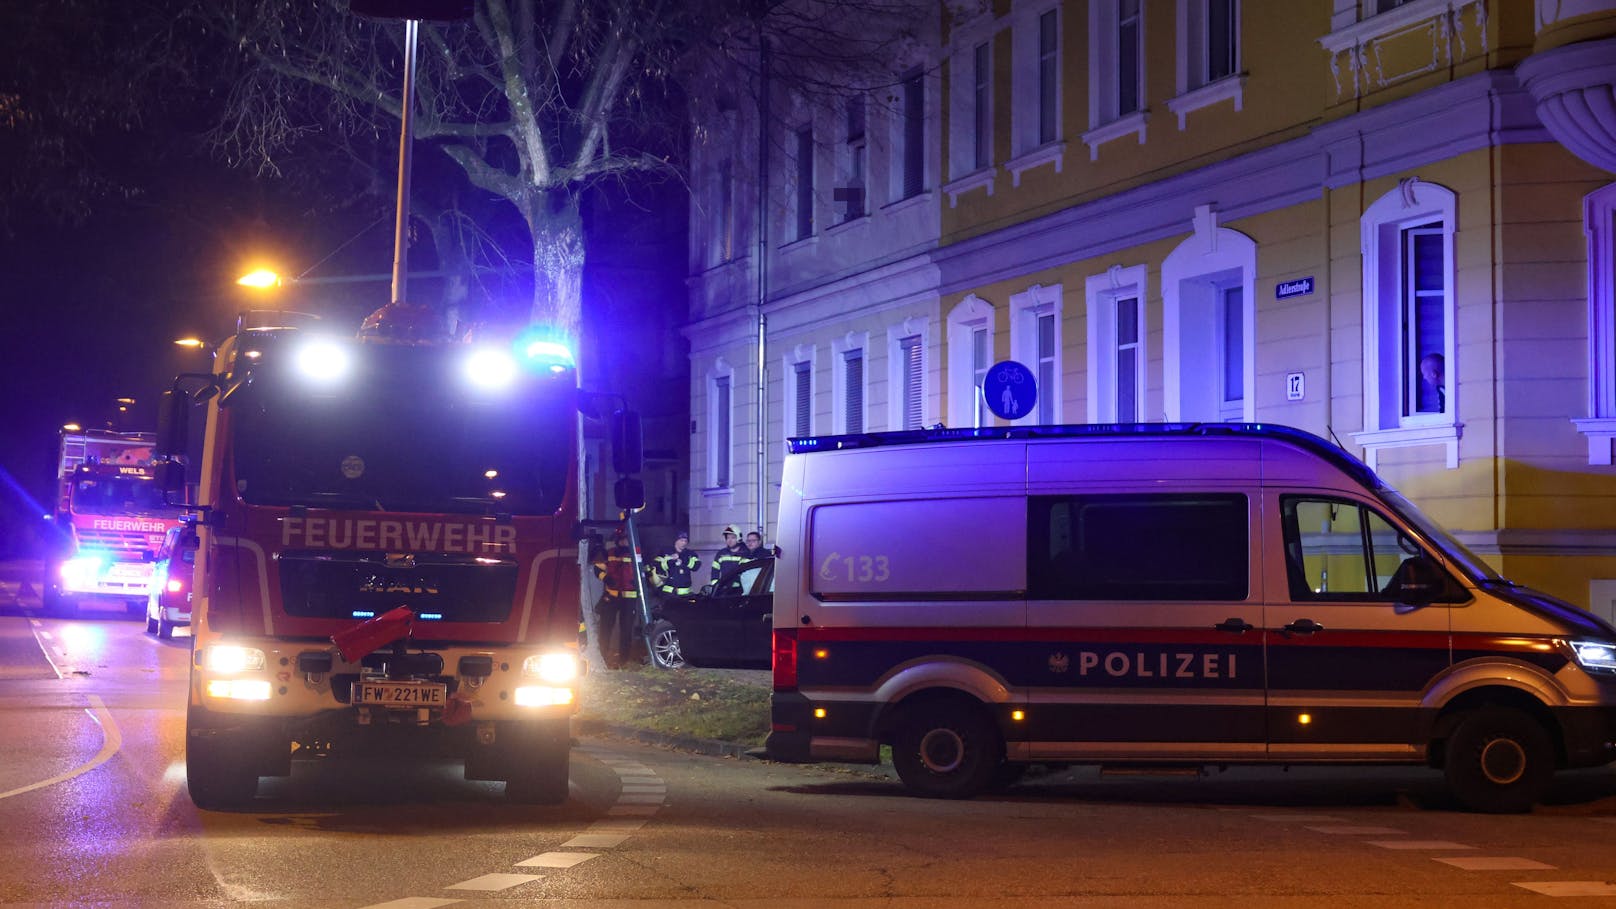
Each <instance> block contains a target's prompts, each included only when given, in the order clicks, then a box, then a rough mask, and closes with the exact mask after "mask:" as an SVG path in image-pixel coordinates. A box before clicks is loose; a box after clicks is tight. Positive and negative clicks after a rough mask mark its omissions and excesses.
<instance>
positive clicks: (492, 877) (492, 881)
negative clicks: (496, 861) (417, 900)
mask: <svg viewBox="0 0 1616 909" xmlns="http://www.w3.org/2000/svg"><path fill="white" fill-rule="evenodd" d="M543 877H544V875H542V874H511V873H509V872H504V873H499V872H495V873H493V874H485V875H483V876H481V877H474V878H472V879H471V880H469V881H461V882H460V883H458V884H450V885H449V886H447V887H445V888H443V889H445V890H486V891H490V892H492V891H495V890H509V889H511V888H512V887H519V886H521V885H522V884H527V883H531V882H532V881H537V880H541V879H543Z"/></svg>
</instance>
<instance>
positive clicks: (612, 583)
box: [591, 524, 640, 669]
mask: <svg viewBox="0 0 1616 909" xmlns="http://www.w3.org/2000/svg"><path fill="white" fill-rule="evenodd" d="M591 555H592V556H593V563H594V569H595V577H597V578H599V579H600V580H601V581H602V582H604V583H605V585H606V589H605V590H604V591H603V592H602V593H601V595H600V600H599V601H598V602H596V603H595V627H597V628H599V629H600V655H601V657H602V658H603V659H605V660H606V665H607V668H610V669H617V668H618V667H621V666H624V665H626V664H627V663H628V662H629V660H630V657H631V656H632V653H633V648H634V621H635V614H636V613H637V612H638V611H639V605H640V594H639V591H638V590H637V589H636V586H635V583H634V572H635V570H636V569H635V567H634V548H633V547H632V546H630V545H629V542H628V532H627V531H626V530H625V529H624V528H623V525H621V524H619V525H617V526H616V527H615V528H613V529H612V536H611V539H609V540H607V541H606V542H605V543H604V544H603V545H602V546H601V547H600V548H599V549H595V550H594V551H593V552H592V553H591ZM614 631H615V634H614ZM613 640H616V642H617V652H616V661H615V662H613V654H612V653H611V650H610V645H611V643H612V641H613Z"/></svg>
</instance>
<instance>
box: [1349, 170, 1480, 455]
mask: <svg viewBox="0 0 1616 909" xmlns="http://www.w3.org/2000/svg"><path fill="white" fill-rule="evenodd" d="M1456 219H1457V197H1456V196H1455V195H1454V193H1453V192H1452V191H1451V190H1449V189H1447V188H1446V187H1442V186H1438V185H1436V184H1434V183H1426V182H1423V181H1421V180H1418V179H1406V180H1403V181H1402V182H1401V183H1400V184H1399V185H1398V187H1397V189H1395V190H1393V191H1391V192H1389V193H1387V194H1386V195H1384V196H1382V197H1380V198H1379V199H1378V200H1376V201H1375V202H1374V203H1373V204H1372V205H1370V206H1369V208H1368V209H1367V210H1366V211H1365V212H1364V215H1363V218H1362V221H1361V226H1362V243H1363V286H1364V292H1363V305H1364V431H1363V432H1362V433H1359V434H1357V436H1355V438H1356V439H1357V441H1358V442H1359V443H1360V444H1362V445H1363V446H1364V448H1365V460H1367V461H1368V462H1369V465H1370V466H1371V467H1374V466H1375V461H1376V459H1377V451H1378V449H1381V448H1387V447H1404V446H1411V445H1434V444H1441V445H1445V446H1446V447H1447V462H1448V466H1449V467H1457V466H1458V423H1457V420H1456V415H1457V414H1458V397H1459V386H1458V382H1457V381H1456V380H1457V377H1458V376H1459V375H1460V372H1459V369H1458V367H1459V364H1458V362H1457V361H1456V359H1455V356H1454V353H1455V350H1454V295H1453V232H1454V229H1455V225H1456V224H1457V220H1456Z"/></svg>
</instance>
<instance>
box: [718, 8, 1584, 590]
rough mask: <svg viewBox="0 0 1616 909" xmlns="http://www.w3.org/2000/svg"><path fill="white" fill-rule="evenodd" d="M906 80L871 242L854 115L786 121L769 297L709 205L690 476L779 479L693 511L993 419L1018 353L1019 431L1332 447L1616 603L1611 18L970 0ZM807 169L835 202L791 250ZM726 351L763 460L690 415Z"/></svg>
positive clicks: (764, 507) (877, 138)
mask: <svg viewBox="0 0 1616 909" xmlns="http://www.w3.org/2000/svg"><path fill="white" fill-rule="evenodd" d="M894 73H895V76H894V81H895V84H896V83H900V82H901V80H903V79H909V80H918V81H911V82H909V83H906V84H909V85H911V86H914V85H918V86H919V88H918V89H916V91H919V92H921V93H922V95H923V102H922V103H921V105H920V107H919V108H913V105H911V108H913V109H909V108H905V107H904V105H905V102H906V100H907V101H910V102H912V101H914V99H915V97H917V95H915V94H913V93H911V94H909V95H904V94H903V93H902V92H901V91H892V90H883V91H884V95H883V97H884V98H885V99H886V100H887V101H889V102H891V103H890V104H888V105H887V106H886V110H885V113H878V112H877V108H878V107H880V106H881V105H878V104H875V103H873V102H872V103H871V105H870V107H869V111H870V117H871V120H870V122H871V124H872V127H871V133H872V138H871V145H870V154H871V158H870V161H869V166H870V171H869V174H868V177H869V184H870V187H871V189H870V195H869V198H870V204H869V212H868V214H867V215H865V216H864V217H863V219H862V220H863V221H864V222H867V223H868V224H869V225H870V229H871V231H872V232H871V234H870V236H869V237H863V236H862V235H856V234H855V232H856V231H858V230H861V229H862V228H859V227H858V226H857V224H858V223H859V219H846V220H838V219H837V218H836V217H835V215H836V212H837V209H836V208H835V203H834V202H833V201H831V199H832V198H833V194H832V193H831V192H830V191H829V190H830V188H832V187H835V188H837V189H840V188H842V187H843V186H844V184H843V183H842V182H841V181H842V179H843V178H844V176H845V175H844V173H843V171H842V170H841V169H840V168H841V164H840V163H839V162H843V161H844V160H845V159H846V158H845V154H844V152H845V151H846V149H848V148H851V147H853V146H852V144H851V142H850V141H849V139H848V137H849V136H850V135H851V133H850V132H849V130H847V129H844V128H843V125H844V124H843V118H842V116H841V114H840V113H837V112H835V111H833V112H831V113H829V114H827V115H823V116H817V117H816V116H815V115H812V114H801V115H798V116H797V119H795V120H789V121H786V122H784V123H782V124H776V125H775V126H774V127H773V128H774V129H776V130H778V131H779V134H780V135H783V136H789V135H791V134H792V132H791V131H792V130H799V131H800V130H801V129H803V128H804V127H803V125H802V124H808V127H807V128H808V129H809V132H810V133H811V137H812V138H814V139H815V140H816V141H817V142H818V143H819V144H818V145H817V146H815V147H816V148H817V149H818V150H817V152H816V153H814V154H812V155H809V153H807V152H806V151H805V152H804V154H805V156H806V157H804V158H803V159H801V160H808V157H812V158H813V160H814V161H816V162H817V163H816V164H811V165H809V166H808V167H807V169H806V170H803V169H802V168H801V167H797V168H796V169H795V171H794V172H790V171H791V169H792V167H793V165H791V164H789V163H787V164H782V165H781V167H782V170H786V171H788V173H787V174H785V175H784V176H781V175H776V176H775V177H773V178H771V179H768V180H765V181H763V182H764V185H765V186H768V187H770V193H771V198H773V199H775V200H776V203H775V204H773V205H772V206H770V207H769V211H771V212H772V214H771V215H770V217H772V218H774V219H776V221H775V230H774V237H775V239H774V240H773V241H771V242H765V243H764V244H762V245H761V246H760V249H767V252H766V253H765V254H763V255H762V258H766V259H767V260H768V261H769V262H770V263H771V264H770V266H769V268H768V270H767V274H768V277H767V278H766V279H765V280H764V281H763V282H761V283H762V287H763V290H762V291H760V297H761V300H762V302H761V303H757V304H756V305H750V308H749V304H747V303H746V302H745V299H746V296H747V294H746V293H744V292H742V291H743V290H744V289H745V288H747V287H749V286H750V285H749V284H748V282H749V281H754V280H755V278H756V275H757V271H756V268H755V267H754V266H753V265H752V264H750V263H748V262H746V261H743V260H745V259H746V257H745V256H739V257H735V258H732V259H730V260H725V262H723V263H720V264H719V265H717V266H715V265H714V264H713V263H712V261H711V260H710V259H708V260H702V259H701V255H702V253H701V251H700V250H701V249H708V250H710V249H711V242H710V241H708V240H703V239H700V235H701V232H702V231H710V229H711V220H712V219H711V218H709V217H707V216H706V215H703V214H701V213H699V212H698V213H697V214H694V215H693V220H692V226H693V237H696V239H694V240H693V257H694V258H693V266H692V274H693V277H692V327H691V329H689V330H688V331H687V335H688V336H689V337H690V338H691V341H692V360H693V368H692V413H693V414H696V415H698V419H697V424H699V425H696V426H693V427H692V429H693V432H692V449H693V452H692V462H693V464H695V465H697V466H696V472H697V474H698V475H699V474H700V473H701V467H700V465H701V464H703V463H707V464H709V465H711V464H713V463H714V462H715V459H716V458H717V457H718V455H719V446H720V445H728V446H730V447H731V448H732V449H733V450H734V451H735V452H736V455H737V457H738V460H737V461H735V463H734V464H733V465H726V469H727V470H729V471H730V472H731V473H730V474H729V475H731V476H733V475H737V474H740V475H744V474H747V473H748V472H750V473H752V474H755V475H756V476H758V477H759V480H758V482H756V483H755V484H753V485H752V488H751V489H750V490H748V489H746V488H745V486H746V484H745V483H744V482H739V483H735V484H733V486H732V488H728V489H727V490H726V488H725V487H721V486H715V485H713V482H712V480H713V478H712V477H711V476H707V477H705V478H702V477H700V476H698V478H697V479H696V480H695V481H694V485H695V486H696V488H695V489H693V491H692V501H693V502H694V503H695V507H694V508H693V520H694V521H695V522H696V523H697V524H698V525H701V524H704V523H710V524H713V525H714V529H716V527H717V526H719V525H721V524H723V523H727V522H728V519H727V518H726V517H725V515H726V514H730V515H733V514H750V513H752V512H754V511H755V512H756V513H758V514H772V506H773V502H774V501H775V497H776V496H777V494H778V487H777V484H778V477H779V461H780V459H781V458H782V457H783V451H784V445H785V440H786V439H787V438H789V437H791V436H792V435H799V434H803V433H802V432H801V430H802V429H807V430H809V431H810V432H811V433H812V434H831V433H836V432H843V431H849V429H850V428H857V429H860V430H865V431H874V430H883V429H896V428H903V427H905V426H914V425H917V424H924V425H934V424H936V423H944V424H946V425H949V426H962V425H963V426H969V425H973V423H978V422H980V423H982V424H983V425H993V424H1000V423H1003V422H1004V421H1003V420H1000V419H998V418H996V417H993V416H992V415H991V414H988V413H987V409H986V408H985V407H984V406H983V404H982V402H981V401H980V400H979V393H978V391H977V387H978V385H979V384H980V381H981V377H982V374H983V371H984V370H985V369H986V367H987V366H988V365H989V364H991V363H994V362H998V361H1002V360H1016V361H1019V362H1022V363H1023V364H1025V365H1026V366H1027V367H1028V368H1029V369H1030V370H1032V371H1033V373H1034V374H1035V376H1037V377H1038V380H1039V383H1038V384H1039V392H1040V394H1039V398H1040V400H1039V403H1038V405H1037V406H1036V408H1035V412H1033V413H1030V414H1028V415H1027V416H1026V417H1025V418H1023V420H1022V422H1028V423H1037V422H1058V423H1113V422H1156V421H1167V422H1195V421H1247V422H1264V423H1280V424H1287V425H1292V426H1297V427H1300V428H1302V429H1306V430H1309V431H1311V432H1314V433H1317V434H1319V435H1322V436H1326V437H1331V438H1334V439H1336V440H1337V441H1338V442H1339V443H1340V444H1341V445H1342V446H1343V447H1344V448H1346V449H1347V450H1348V451H1350V452H1352V453H1354V454H1356V455H1359V456H1360V457H1362V458H1363V459H1364V460H1365V461H1366V462H1367V463H1369V464H1370V465H1371V466H1372V467H1374V468H1375V469H1376V470H1377V471H1378V472H1379V473H1380V474H1381V475H1382V476H1383V477H1384V478H1385V479H1386V480H1388V481H1389V482H1390V483H1392V484H1393V485H1395V486H1397V487H1398V488H1399V489H1401V490H1403V491H1404V492H1405V493H1407V494H1408V495H1409V496H1410V497H1411V498H1413V499H1414V500H1415V501H1417V502H1418V503H1419V504H1420V505H1421V506H1422V507H1424V508H1425V509H1426V510H1427V511H1428V512H1429V513H1431V514H1432V516H1433V517H1435V518H1436V519H1437V520H1439V521H1440V522H1442V523H1443V524H1444V525H1446V526H1448V527H1449V528H1451V529H1453V530H1454V531H1455V533H1456V535H1457V536H1458V537H1459V538H1460V539H1461V540H1462V541H1463V542H1464V543H1466V544H1467V545H1469V546H1470V547H1471V548H1473V549H1474V550H1476V551H1477V552H1478V553H1479V554H1481V555H1482V556H1483V557H1484V558H1486V559H1487V560H1488V561H1490V562H1492V563H1493V564H1494V565H1495V566H1496V567H1498V568H1499V569H1500V570H1501V571H1502V572H1503V573H1504V574H1505V575H1506V576H1508V577H1511V578H1513V579H1515V580H1517V581H1520V582H1523V583H1527V584H1530V585H1532V586H1535V587H1539V588H1541V589H1544V590H1546V591H1548V592H1551V593H1553V594H1555V595H1558V596H1561V597H1564V598H1566V599H1568V600H1570V601H1571V602H1574V603H1579V604H1582V605H1584V606H1587V607H1589V608H1590V609H1592V610H1594V611H1595V612H1598V613H1600V614H1602V615H1604V616H1605V617H1606V618H1613V617H1616V615H1613V611H1616V466H1613V465H1612V461H1613V444H1616V443H1613V440H1616V290H1613V287H1616V278H1613V274H1616V240H1613V233H1616V215H1613V212H1616V101H1613V97H1616V96H1613V94H1612V91H1613V89H1612V86H1613V85H1616V0H1538V2H1528V0H1403V2H1396V0H991V2H988V0H949V2H946V3H944V4H943V6H942V7H941V8H940V18H939V22H938V27H937V34H936V40H935V41H934V42H932V43H931V45H930V46H929V47H927V48H926V49H925V53H924V54H922V55H921V56H920V57H918V58H917V59H916V60H913V61H906V62H904V63H903V64H902V65H900V66H898V67H896V68H895V69H894ZM916 73H924V75H923V76H922V75H913V74H916ZM877 94H881V92H872V93H871V97H872V98H873V97H875V96H876V95H877ZM860 103H861V104H862V103H863V102H860ZM863 109H864V108H863V107H860V110H861V111H862V110H863ZM906 109H909V110H910V114H911V116H910V117H909V119H906V114H905V110H906ZM914 110H919V111H920V112H921V116H922V117H923V121H922V122H923V127H917V129H919V130H920V131H918V132H917V131H915V130H909V131H905V130H904V128H903V125H904V124H905V123H906V122H907V123H909V124H910V125H914V123H915V121H914V120H913V119H912V115H913V112H914ZM776 116H778V115H776ZM849 122H850V121H849ZM876 123H883V124H885V126H884V127H882V128H881V129H877V128H875V126H874V124H876ZM798 135H800V132H799V133H798ZM922 135H923V136H924V137H925V139H926V142H925V152H924V155H922V159H923V160H922V162H921V164H920V165H919V166H920V170H921V177H920V180H921V182H920V183H918V184H917V183H914V182H913V181H910V182H908V183H905V184H904V185H903V187H901V188H902V189H904V190H914V192H907V191H899V189H900V187H899V183H900V182H901V181H897V180H896V178H895V175H896V174H897V172H898V171H900V170H903V169H904V168H906V167H907V168H908V169H909V170H910V171H912V170H913V169H914V167H915V166H916V165H915V162H914V161H913V160H910V159H909V158H906V157H904V155H903V154H902V152H901V149H900V148H899V146H900V145H901V144H902V141H901V140H902V139H903V138H905V137H907V138H908V139H910V140H914V138H915V137H916V136H922ZM777 144H781V145H789V142H788V141H786V142H780V143H777ZM711 147H712V153H713V154H721V153H722V149H723V148H724V147H726V146H725V144H724V143H723V142H714V143H712V146H711ZM800 147H801V148H803V149H807V148H808V147H809V146H807V145H802V146H800ZM696 158H697V164H698V172H700V170H701V162H702V159H703V153H702V152H701V150H700V149H698V153H697V155H696ZM722 172H723V173H726V174H727V173H729V171H727V170H725V171H722ZM793 173H794V177H793ZM860 176H861V179H862V176H863V173H862V172H860ZM911 176H913V174H911ZM815 179H817V180H818V183H817V184H815V186H816V188H817V189H818V190H819V191H820V193H821V197H822V201H821V202H820V203H818V204H819V205H820V206H821V207H822V210H823V211H824V212H826V213H827V214H828V215H829V218H828V219H827V220H825V221H824V225H825V226H818V227H817V228H816V229H814V230H810V231H808V232H806V233H804V232H802V231H797V232H796V233H793V231H792V230H791V226H792V223H793V217H794V216H793V213H792V210H791V203H790V200H791V199H792V198H796V199H799V200H801V199H807V198H808V196H807V195H805V194H803V193H802V192H801V191H800V190H801V189H802V181H804V180H807V181H809V182H810V183H813V182H814V180H815ZM794 180H795V182H794ZM697 182H698V185H700V184H701V181H700V180H699V179H698V181H697ZM861 185H862V184H861ZM793 193H795V195H793ZM799 204H808V203H799ZM883 219H885V221H883ZM832 222H835V223H832ZM883 223H886V224H899V223H901V230H893V229H887V228H883V227H882V224H883ZM796 225H797V226H798V227H802V226H803V225H804V222H803V221H802V220H801V219H800V218H797V219H796ZM838 232H839V233H838ZM838 244H840V245H838ZM698 247H699V249H698ZM794 257H795V258H794ZM752 258H753V259H756V258H759V256H753V257H752ZM793 261H795V262H796V264H795V265H793V264H792V263H793ZM726 269H727V270H726ZM726 282H727V283H726ZM725 287H729V288H731V291H730V292H728V293H726V291H725V290H724V288H725ZM759 315H761V316H763V319H762V325H761V327H760V326H759V324H758V322H757V316H759ZM849 351H858V352H860V354H861V356H862V357H863V359H862V360H861V361H860V369H861V370H862V371H861V372H860V373H859V375H860V376H861V378H860V379H859V381H860V382H861V383H862V384H860V386H859V388H858V389H857V390H858V392H859V394H858V395H857V403H856V407H857V408H858V416H859V419H858V420H856V421H855V423H856V426H855V427H850V424H849V413H850V411H849V408H850V407H854V406H855V405H854V404H853V403H852V396H851V395H850V388H849V385H848V381H849V380H848V378H847V377H848V376H849V375H851V374H852V373H850V372H849V371H848V370H849V367H848V360H847V359H846V357H847V355H848V352H849ZM759 363H761V364H762V366H763V369H762V370H758V365H759ZM715 364H717V365H716V366H715ZM803 364H806V365H803ZM725 368H728V369H730V370H732V372H733V373H734V374H735V375H737V376H742V377H745V381H744V382H743V381H741V380H734V381H732V383H731V385H730V386H729V387H730V389H731V390H730V392H729V393H730V394H738V393H739V392H736V391H734V389H735V388H738V387H741V386H742V385H745V386H750V387H751V388H752V389H753V390H752V398H751V401H752V405H753V406H751V407H748V406H747V405H746V404H745V402H742V403H741V404H740V405H735V404H734V402H733V400H732V401H731V404H730V405H729V406H732V407H736V408H737V409H736V411H735V413H734V414H733V415H732V417H731V419H732V421H734V422H733V426H744V427H747V429H746V432H754V433H755V435H756V437H757V442H756V443H752V444H748V443H746V442H744V441H739V440H740V439H741V437H742V436H744V435H746V432H741V431H726V432H724V433H716V432H714V431H713V427H712V421H711V420H708V421H707V422H706V423H703V420H702V416H701V415H704V414H705V415H709V416H710V415H712V414H713V413H714V409H713V405H714V401H715V395H716V394H718V392H717V391H716V387H715V386H714V384H713V381H712V380H713V377H714V376H715V375H719V374H722V372H723V370H724V369H725ZM754 376H756V377H757V378H756V380H753V378H752V377H754ZM760 426H761V427H763V428H762V429H761V430H758V427H760ZM748 438H750V437H749V436H748ZM760 464H761V465H762V468H761V469H759V465H760ZM771 484H774V485H772V486H771ZM704 497H705V500H706V501H707V502H709V503H710V504H711V505H712V507H711V509H710V511H709V512H704V511H703V510H702V507H701V503H702V501H703V499H704ZM726 509H727V511H726ZM767 520H768V519H765V520H764V521H763V522H762V523H767Z"/></svg>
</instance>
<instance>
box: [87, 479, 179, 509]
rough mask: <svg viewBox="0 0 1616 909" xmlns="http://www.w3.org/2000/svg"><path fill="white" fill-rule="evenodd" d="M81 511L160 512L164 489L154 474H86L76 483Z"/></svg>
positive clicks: (166, 507) (167, 507)
mask: <svg viewBox="0 0 1616 909" xmlns="http://www.w3.org/2000/svg"><path fill="white" fill-rule="evenodd" d="M72 507H73V511H74V512H75V513H77V514H160V513H162V512H164V511H172V510H173V509H172V508H170V507H169V506H167V505H164V504H163V490H162V489H160V488H159V487H158V485H157V483H156V481H154V480H153V479H152V478H150V477H84V478H81V479H80V480H78V481H77V482H76V483H74V484H73V502H72Z"/></svg>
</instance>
